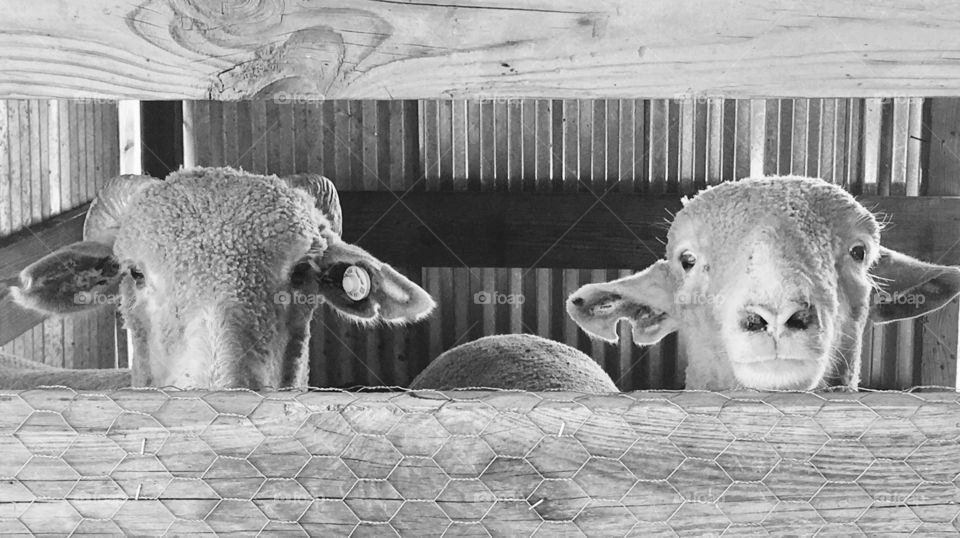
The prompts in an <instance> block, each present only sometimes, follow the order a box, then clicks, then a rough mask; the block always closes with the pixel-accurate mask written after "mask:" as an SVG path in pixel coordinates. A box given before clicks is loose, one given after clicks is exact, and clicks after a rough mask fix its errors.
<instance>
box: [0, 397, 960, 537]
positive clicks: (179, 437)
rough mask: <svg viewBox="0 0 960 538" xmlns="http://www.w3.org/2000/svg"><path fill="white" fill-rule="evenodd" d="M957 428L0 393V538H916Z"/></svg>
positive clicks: (806, 417)
mask: <svg viewBox="0 0 960 538" xmlns="http://www.w3.org/2000/svg"><path fill="white" fill-rule="evenodd" d="M958 424H960V402H958V399H957V394H956V393H953V392H945V393H917V394H903V393H861V394H814V393H756V392H740V393H707V392H697V393H676V392H633V393H627V394H617V395H583V394H573V393H514V392H477V391H472V392H451V393H437V392H433V391H421V392H411V393H367V394H351V393H344V392H298V391H285V392H264V393H253V392H249V391H230V392H209V393H207V392H181V391H160V390H142V391H135V390H127V391H119V392H113V393H107V394H100V393H94V392H80V393H77V392H73V391H68V390H58V389H47V390H34V391H27V392H20V393H9V392H8V393H0V477H3V481H2V486H0V487H2V489H0V492H2V495H0V513H2V514H4V518H3V520H2V521H3V522H2V523H0V524H2V525H4V526H3V527H2V528H3V529H4V532H5V533H9V532H14V533H22V534H27V533H33V534H34V535H37V534H64V533H69V532H71V530H72V529H75V528H83V527H82V526H84V525H86V526H89V525H94V524H99V523H103V522H104V521H110V522H111V523H112V524H114V525H115V526H116V527H117V528H118V529H119V530H120V531H121V532H122V533H125V534H127V535H158V534H163V533H164V531H166V532H168V533H184V534H189V535H192V536H193V535H213V534H214V533H218V534H231V535H232V534H237V535H239V534H245V533H250V534H256V533H258V532H261V533H264V534H274V533H273V532H270V531H268V530H267V529H277V528H283V529H287V530H289V531H296V532H298V533H303V532H306V533H308V534H309V535H320V536H329V535H349V534H350V533H351V532H354V533H356V534H362V533H363V532H366V531H365V530H362V529H367V530H370V531H371V532H373V534H376V535H378V536H382V535H384V534H385V533H386V534H388V535H393V534H394V532H396V533H397V534H399V535H401V536H409V535H419V534H420V533H422V532H426V531H430V532H428V533H427V534H428V535H432V534H431V533H432V532H434V531H436V530H437V529H446V528H447V527H448V526H450V528H451V529H459V528H460V527H458V526H466V527H465V528H472V529H473V530H474V532H485V533H487V534H490V535H504V534H505V535H510V536H532V535H535V534H536V533H537V529H540V531H539V535H542V534H543V533H544V532H548V531H549V532H548V535H551V536H552V535H555V534H554V533H555V532H557V530H558V529H562V528H569V530H570V531H571V532H574V531H577V532H574V534H577V535H581V534H582V535H586V536H589V537H593V536H626V535H628V534H629V535H636V534H640V535H649V534H651V533H668V534H671V535H672V534H680V535H684V534H691V535H698V536H700V535H719V534H721V533H723V532H725V531H726V533H728V534H729V533H735V534H740V533H741V531H745V530H748V529H749V530H751V531H752V532H757V531H762V532H765V533H768V534H774V535H779V534H802V535H813V534H817V533H818V532H821V533H823V534H841V535H848V534H849V532H844V531H849V529H850V528H854V529H861V530H862V532H864V533H866V534H868V535H873V534H876V533H877V532H881V531H882V532H891V530H892V531H894V532H896V531H904V532H910V531H911V530H917V529H919V532H918V534H924V535H929V534H933V533H937V532H940V533H942V532H945V531H947V530H949V529H951V528H952V527H951V525H952V522H953V521H955V519H956V517H957V516H958V514H960V505H958V504H957V502H956V499H957V498H958V496H960V486H958V485H957V484H956V483H955V481H952V480H953V478H954V475H955V474H956V473H955V471H956V469H955V468H953V467H952V466H949V465H947V466H945V465H944V462H945V461H955V460H956V458H957V454H958V450H960V444H958V441H957V439H958V436H960V425H958ZM420 525H428V526H429V528H428V529H421V530H419V531H418V530H417V529H420V527H419V526H420ZM631 532H632V533H633V534H631ZM94 534H96V533H94ZM108 534H119V533H118V532H117V531H112V532H111V533H108Z"/></svg>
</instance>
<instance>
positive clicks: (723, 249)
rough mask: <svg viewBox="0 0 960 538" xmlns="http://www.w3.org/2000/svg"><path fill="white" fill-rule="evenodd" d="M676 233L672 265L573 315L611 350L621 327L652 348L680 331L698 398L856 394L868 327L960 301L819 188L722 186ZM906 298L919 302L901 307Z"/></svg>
mask: <svg viewBox="0 0 960 538" xmlns="http://www.w3.org/2000/svg"><path fill="white" fill-rule="evenodd" d="M667 237H668V240H667V248H666V259H663V260H660V261H658V262H656V263H655V264H653V265H652V266H651V267H649V268H647V269H646V270H644V271H642V272H640V273H637V274H635V275H633V276H629V277H626V278H622V279H619V280H615V281H612V282H607V283H600V284H589V285H586V286H584V287H582V288H581V289H579V290H578V291H577V292H575V293H573V294H572V295H571V296H570V298H569V299H568V302H567V311H568V313H569V314H570V316H571V317H572V318H573V319H574V320H575V321H576V322H577V323H578V324H579V325H580V327H581V328H583V329H584V330H585V331H586V332H588V333H589V334H591V335H593V336H595V337H599V338H603V339H607V340H613V339H615V338H616V326H617V323H618V322H619V320H621V319H626V320H627V321H628V322H630V323H631V324H632V330H633V337H634V341H635V342H637V343H638V344H651V343H655V342H657V341H659V340H660V339H661V338H663V337H664V336H665V335H667V334H669V333H671V332H673V331H675V330H679V333H680V338H681V342H682V345H683V347H684V348H685V351H686V354H687V357H688V359H689V365H688V368H687V372H686V374H687V375H686V378H687V388H709V389H727V388H735V387H740V386H744V387H750V388H757V389H811V388H815V387H818V386H825V385H843V386H846V387H849V388H856V387H857V384H858V382H859V378H858V375H859V359H860V339H861V335H862V333H863V329H864V326H865V324H866V321H867V318H868V317H872V318H873V319H874V320H875V321H878V322H887V321H893V320H897V319H905V318H910V317H915V316H919V315H922V314H925V313H927V312H929V311H931V310H935V309H937V308H939V307H941V306H943V305H944V304H945V303H946V302H947V301H949V300H950V299H951V298H953V297H954V296H955V295H957V293H958V292H960V270H958V269H957V268H955V267H947V266H939V265H933V264H927V263H923V262H920V261H918V260H915V259H913V258H910V257H908V256H905V255H903V254H900V253H897V252H894V251H892V250H889V249H886V248H884V247H882V246H880V225H879V224H878V223H877V220H876V219H875V218H874V216H873V215H872V214H871V213H870V212H869V211H868V210H867V209H866V208H864V207H863V206H862V205H860V203H858V202H857V201H856V200H855V199H854V198H853V197H852V196H850V194H848V193H847V192H846V191H844V190H843V189H841V188H840V187H837V186H835V185H832V184H829V183H827V182H825V181H822V180H818V179H810V178H801V177H778V178H758V179H745V180H742V181H738V182H730V183H723V184H721V185H719V186H716V187H713V188H709V189H707V190H705V191H702V192H701V193H700V194H698V195H697V196H696V197H695V198H694V199H693V200H690V201H685V202H684V207H683V209H682V210H681V211H680V212H678V213H677V215H676V217H675V218H674V220H673V222H672V224H671V226H670V231H669V233H668V236H667ZM905 295H911V296H913V295H915V296H917V298H918V300H915V301H909V304H907V301H899V300H897V301H891V300H890V298H891V297H904V296H905ZM920 298H922V300H920Z"/></svg>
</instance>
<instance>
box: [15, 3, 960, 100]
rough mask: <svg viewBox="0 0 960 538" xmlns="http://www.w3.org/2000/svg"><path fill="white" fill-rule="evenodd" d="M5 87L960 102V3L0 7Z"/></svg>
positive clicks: (211, 94)
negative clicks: (938, 99) (955, 99)
mask: <svg viewBox="0 0 960 538" xmlns="http://www.w3.org/2000/svg"><path fill="white" fill-rule="evenodd" d="M0 10H2V11H3V12H4V13H10V14H11V15H10V16H8V17H4V19H3V21H2V22H0V72H3V73H4V77H3V80H2V81H0V95H2V96H6V97H21V96H26V97H95V98H110V99H117V98H131V99H133V98H136V99H207V98H210V99H219V100H232V99H244V98H261V97H268V96H273V97H276V98H277V99H280V100H284V101H289V100H301V99H321V98H324V97H326V98H351V99H359V98H376V99H417V98H457V97H470V98H474V97H486V98H498V97H551V98H569V97H575V98H590V97H667V98H670V97H680V96H694V97H705V96H724V97H768V96H783V97H807V96H830V97H845V96H860V97H876V96H883V97H890V96H946V95H954V96H955V95H960V84H958V81H960V62H956V61H954V60H953V58H956V57H957V55H958V54H960V43H958V41H957V40H956V39H955V36H956V35H957V34H958V32H960V6H958V5H957V4H956V3H954V2H950V1H947V0H937V1H933V2H927V1H922V0H910V1H906V2H898V3H895V4H889V3H877V4H866V5H865V4H864V3H862V2H856V1H854V0H844V1H838V2H818V3H814V4H802V5H798V4H797V3H796V2H792V1H790V0H775V1H773V2H768V3H764V4H762V5H758V4H756V3H754V2H747V1H742V0H741V1H736V2H727V3H724V4H723V5H722V6H719V5H711V4H703V3H702V2H693V1H682V2H675V1H673V0H655V1H648V2H635V1H632V0H611V1H608V2H603V3H584V2H579V1H574V0H562V1H555V0H526V1H524V2H520V3H518V2H512V1H506V0H492V1H483V2H481V1H480V0H469V1H465V2H460V3H456V4H455V3H450V2H447V3H431V2H417V3H407V2H389V1H374V0H369V1H362V2H345V1H328V2H311V3H291V2H288V3H282V2H280V3H278V2H255V3H252V4H244V5H243V6H242V7H240V8H237V9H219V8H216V9H214V8H212V7H211V6H210V5H209V4H208V3H207V2H203V1H200V0H173V1H166V0H139V1H136V2H125V1H117V0H91V1H88V2H83V3H82V4H76V5H71V6H69V7H65V6H64V5H63V4H62V3H61V2H56V1H54V0H38V1H36V2H32V3H31V4H30V5H29V8H28V9H25V8H24V6H22V5H20V4H19V3H18V2H17V1H16V0H3V1H0Z"/></svg>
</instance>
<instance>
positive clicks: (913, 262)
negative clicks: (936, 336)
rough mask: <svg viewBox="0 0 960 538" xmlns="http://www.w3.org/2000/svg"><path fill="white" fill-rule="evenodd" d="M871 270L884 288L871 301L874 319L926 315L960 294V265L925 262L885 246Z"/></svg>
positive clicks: (871, 312)
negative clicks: (959, 266)
mask: <svg viewBox="0 0 960 538" xmlns="http://www.w3.org/2000/svg"><path fill="white" fill-rule="evenodd" d="M870 274H871V275H873V276H874V277H877V284H879V285H880V288H881V289H880V290H879V291H878V290H874V291H873V294H872V297H871V301H870V319H871V320H873V321H874V323H887V322H890V321H897V320H902V319H910V318H915V317H917V316H922V315H924V314H927V313H930V312H933V311H935V310H937V309H938V308H941V307H942V306H944V305H945V304H947V303H948V302H950V300H951V299H953V298H954V297H956V296H957V295H958V294H960V268H958V267H952V266H949V265H936V264H932V263H926V262H922V261H920V260H918V259H916V258H912V257H910V256H907V255H906V254H901V253H900V252H897V251H895V250H891V249H888V248H884V247H881V248H880V259H879V260H878V261H877V263H876V264H875V265H874V266H873V267H872V268H871V269H870Z"/></svg>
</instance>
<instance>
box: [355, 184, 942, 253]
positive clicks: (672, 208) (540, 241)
mask: <svg viewBox="0 0 960 538" xmlns="http://www.w3.org/2000/svg"><path fill="white" fill-rule="evenodd" d="M340 199H341V203H342V205H343V208H344V210H343V214H344V239H345V240H347V241H356V240H358V239H359V242H358V244H359V245H361V246H362V247H364V248H366V249H368V250H369V251H370V252H376V253H377V256H378V257H380V258H381V259H383V260H384V261H387V262H388V263H394V264H401V265H404V264H407V265H411V264H421V265H423V266H439V267H453V266H457V265H460V264H466V265H468V266H487V267H490V266H493V267H556V268H579V269H615V268H622V267H633V268H637V269H641V268H643V267H646V266H647V265H649V264H650V263H652V262H653V261H655V260H657V259H659V257H660V256H662V253H663V247H662V246H661V245H660V244H659V243H658V242H657V238H660V239H663V237H662V236H663V235H664V234H663V229H662V223H663V219H664V218H665V217H668V216H669V214H668V211H669V212H670V213H676V211H677V210H679V209H680V201H679V198H678V197H677V196H673V195H665V196H649V195H636V194H626V193H618V195H617V196H608V197H606V198H604V200H603V204H602V205H600V204H597V203H596V201H597V200H596V197H595V196H594V195H593V194H590V193H509V194H508V193H476V192H422V193H408V194H407V195H406V196H405V197H404V198H403V204H402V205H399V204H397V203H396V200H397V195H396V194H395V193H390V192H360V191H343V192H341V195H340ZM860 201H861V203H863V204H864V205H865V206H866V207H868V208H871V209H873V210H874V211H875V212H879V213H882V214H884V215H887V216H888V217H889V218H890V219H891V220H892V222H893V223H894V225H892V226H890V227H889V228H888V229H887V230H886V231H885V232H884V236H883V243H884V244H885V245H886V246H888V247H890V248H894V249H896V250H899V251H901V252H905V253H908V254H910V255H913V256H919V257H921V258H924V259H929V260H939V261H938V263H945V264H960V251H957V250H956V249H954V248H952V247H953V246H954V241H955V239H954V238H956V237H960V199H957V198H953V197H943V198H940V197H923V198H920V197H896V196H894V197H890V196H864V197H860ZM363 232H365V233H363ZM558 238H560V239H559V240H558Z"/></svg>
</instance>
